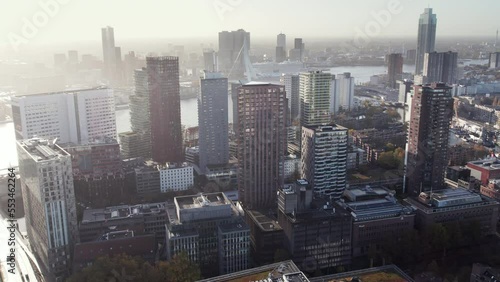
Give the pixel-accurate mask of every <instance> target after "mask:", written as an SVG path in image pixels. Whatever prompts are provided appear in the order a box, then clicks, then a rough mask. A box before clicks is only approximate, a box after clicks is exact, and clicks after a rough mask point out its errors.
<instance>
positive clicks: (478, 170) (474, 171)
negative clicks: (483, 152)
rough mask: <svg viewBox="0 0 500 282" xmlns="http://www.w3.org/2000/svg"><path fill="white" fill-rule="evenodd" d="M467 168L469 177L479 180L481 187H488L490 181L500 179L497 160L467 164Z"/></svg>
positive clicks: (499, 163) (499, 164) (491, 159)
mask: <svg viewBox="0 0 500 282" xmlns="http://www.w3.org/2000/svg"><path fill="white" fill-rule="evenodd" d="M467 167H468V168H469V169H470V176H473V177H474V178H476V179H478V180H480V181H481V184H482V185H488V181H489V180H490V179H496V178H500V161H499V160H498V159H497V158H487V159H484V160H480V161H472V162H468V163H467Z"/></svg>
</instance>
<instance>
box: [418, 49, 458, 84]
mask: <svg viewBox="0 0 500 282" xmlns="http://www.w3.org/2000/svg"><path fill="white" fill-rule="evenodd" d="M457 68H458V54H457V52H451V51H449V52H442V53H438V52H430V53H425V55H424V70H423V73H422V75H423V83H424V84H426V83H432V82H443V83H446V84H454V83H455V82H456V80H457Z"/></svg>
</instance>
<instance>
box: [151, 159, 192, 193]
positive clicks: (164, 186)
mask: <svg viewBox="0 0 500 282" xmlns="http://www.w3.org/2000/svg"><path fill="white" fill-rule="evenodd" d="M158 171H159V172H160V191H161V192H162V193H165V192H168V191H181V190H187V189H188V188H189V187H191V186H193V184H194V175H193V167H192V166H191V165H189V164H188V163H182V164H173V163H167V164H166V165H165V166H158Z"/></svg>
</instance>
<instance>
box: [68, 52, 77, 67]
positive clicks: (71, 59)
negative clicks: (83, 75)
mask: <svg viewBox="0 0 500 282" xmlns="http://www.w3.org/2000/svg"><path fill="white" fill-rule="evenodd" d="M68 63H70V64H78V51H76V50H68Z"/></svg>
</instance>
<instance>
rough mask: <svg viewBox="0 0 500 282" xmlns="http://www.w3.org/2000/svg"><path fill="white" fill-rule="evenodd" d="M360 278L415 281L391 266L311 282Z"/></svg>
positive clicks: (326, 277)
mask: <svg viewBox="0 0 500 282" xmlns="http://www.w3.org/2000/svg"><path fill="white" fill-rule="evenodd" d="M354 278H359V279H360V281H378V282H389V281H390V282H413V281H414V280H413V279H412V278H411V277H410V276H408V275H407V274H406V273H404V272H403V271H402V270H401V269H400V268H399V267H397V266H396V265H393V264H390V265H386V266H381V267H373V268H367V269H361V270H354V271H349V272H343V273H338V274H332V275H326V276H321V277H315V278H310V281H311V282H344V281H352V280H353V279H354Z"/></svg>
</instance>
